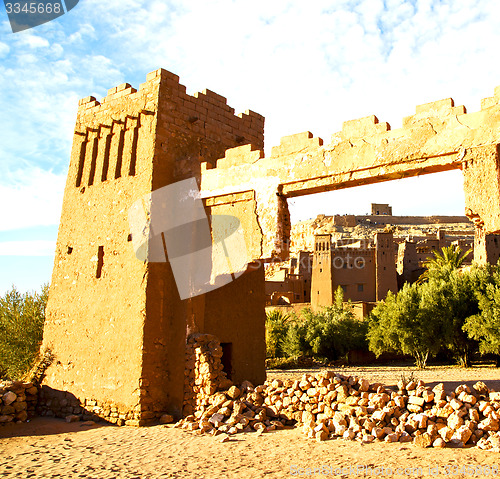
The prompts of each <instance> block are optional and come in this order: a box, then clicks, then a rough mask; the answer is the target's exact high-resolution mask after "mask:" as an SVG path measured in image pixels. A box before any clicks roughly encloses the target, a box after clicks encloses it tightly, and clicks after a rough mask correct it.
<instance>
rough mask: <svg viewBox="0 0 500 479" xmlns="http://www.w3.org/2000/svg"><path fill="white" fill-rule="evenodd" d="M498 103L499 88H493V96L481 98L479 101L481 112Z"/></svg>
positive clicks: (499, 101) (499, 96) (499, 98)
mask: <svg viewBox="0 0 500 479" xmlns="http://www.w3.org/2000/svg"><path fill="white" fill-rule="evenodd" d="M499 103H500V86H497V87H496V88H495V92H494V94H493V96H490V97H487V98H483V99H482V100H481V110H486V109H487V108H490V107H491V106H494V105H498V104H499Z"/></svg>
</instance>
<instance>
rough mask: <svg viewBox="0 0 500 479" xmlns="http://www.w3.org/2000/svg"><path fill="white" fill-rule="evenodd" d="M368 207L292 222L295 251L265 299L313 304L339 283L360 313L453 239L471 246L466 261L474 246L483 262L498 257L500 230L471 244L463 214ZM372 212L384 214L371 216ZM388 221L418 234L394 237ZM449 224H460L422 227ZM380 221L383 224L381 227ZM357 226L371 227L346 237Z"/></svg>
mask: <svg viewBox="0 0 500 479" xmlns="http://www.w3.org/2000/svg"><path fill="white" fill-rule="evenodd" d="M371 210H372V211H371V212H372V214H371V215H367V216H355V215H334V216H330V217H328V216H325V215H318V216H317V218H316V220H314V221H313V222H312V223H310V224H309V226H308V225H307V223H305V222H304V223H302V224H299V225H297V226H295V225H294V226H293V227H292V234H291V244H292V247H293V246H295V248H296V253H294V254H292V256H291V258H290V259H289V261H288V262H286V263H282V265H281V267H280V268H279V269H278V270H275V271H274V273H273V274H272V275H268V276H267V277H266V304H267V305H268V306H274V305H282V306H286V305H292V304H296V303H310V304H311V307H312V308H313V309H317V308H320V307H322V306H327V305H330V304H332V303H333V300H334V296H335V291H336V289H337V288H338V287H339V286H340V287H341V288H342V289H343V291H344V299H345V300H350V301H352V302H353V304H354V306H355V307H357V309H358V310H359V314H358V316H359V317H363V315H366V312H367V311H368V310H369V309H370V303H374V302H375V301H379V300H381V299H384V298H385V296H386V295H387V292H388V291H392V292H394V293H395V292H397V291H398V290H399V289H400V288H401V287H402V285H403V284H404V283H405V282H409V283H413V282H415V281H416V280H417V279H418V278H419V276H420V275H421V274H422V273H423V272H424V271H425V266H424V263H425V262H426V261H427V260H429V259H431V258H432V257H433V256H434V253H436V252H438V251H440V250H441V248H443V247H445V246H450V245H452V244H456V245H458V246H459V247H460V248H461V250H462V251H463V252H464V253H465V252H466V251H468V250H472V251H471V252H470V253H469V255H468V256H467V257H466V259H465V264H470V263H471V262H472V259H473V257H474V253H473V250H474V248H475V249H478V248H479V250H478V251H477V252H476V254H478V257H481V258H484V261H486V262H489V263H496V262H497V261H498V259H499V258H500V236H497V235H486V236H484V238H479V239H476V244H474V229H473V227H472V225H470V227H469V226H468V223H469V220H468V219H467V217H461V216H429V217H423V216H405V217H403V216H392V207H391V206H390V205H385V204H377V203H372V204H371ZM376 215H379V216H383V218H380V219H378V218H377V219H376V220H375V221H373V217H374V216H376ZM391 224H392V225H394V226H391V227H390V228H389V229H394V228H396V230H398V228H399V227H403V231H405V230H404V228H406V227H408V226H410V227H413V226H414V227H415V229H413V228H412V229H411V230H410V231H412V233H413V232H414V231H417V232H420V235H416V234H407V235H406V236H401V235H400V236H397V237H395V236H394V234H393V233H392V232H388V231H387V227H389V225H391ZM453 224H455V225H462V224H463V227H462V226H458V229H457V226H455V227H453V226H448V228H450V230H449V231H448V230H445V229H443V228H439V229H438V230H437V232H435V233H432V234H429V233H426V231H427V228H426V226H427V225H433V226H434V225H453ZM384 225H385V226H386V229H385V230H384V232H380V228H383V227H384ZM356 226H358V227H365V228H369V229H368V231H371V233H370V234H369V237H365V238H356V237H350V234H353V235H354V234H356V232H361V231H359V230H358V229H354V228H355V227H356ZM349 228H352V229H349ZM453 228H454V229H453ZM346 229H347V231H346ZM434 231H435V229H434ZM400 234H401V232H400ZM365 235H366V229H365ZM311 244H312V247H311V246H309V245H311ZM297 249H298V251H297ZM309 249H312V251H308V250H309Z"/></svg>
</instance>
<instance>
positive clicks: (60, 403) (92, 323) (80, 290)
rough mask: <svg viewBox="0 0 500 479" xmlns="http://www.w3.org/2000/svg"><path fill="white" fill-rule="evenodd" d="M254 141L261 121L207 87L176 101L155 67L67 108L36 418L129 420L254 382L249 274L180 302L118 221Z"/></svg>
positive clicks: (259, 276)
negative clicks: (46, 355) (46, 362)
mask: <svg viewBox="0 0 500 479" xmlns="http://www.w3.org/2000/svg"><path fill="white" fill-rule="evenodd" d="M263 143H264V118H263V117H262V116H261V115H259V114H257V113H254V112H253V111H247V112H246V113H244V114H240V115H235V114H234V109H233V108H230V107H229V106H228V105H227V104H226V99H225V98H223V97H222V96H220V95H217V94H216V93H214V92H212V91H210V90H205V91H204V92H203V93H198V94H195V95H194V96H190V95H188V94H187V93H186V88H185V87H184V86H183V85H181V84H180V83H179V77H178V76H176V75H174V74H172V73H170V72H168V71H165V70H163V69H160V70H157V71H154V72H152V73H150V74H148V75H147V79H146V82H145V83H143V84H141V85H140V87H139V89H138V90H137V91H136V90H135V89H134V88H132V87H131V86H130V85H129V84H123V85H120V86H118V87H116V88H112V89H111V90H109V92H108V95H107V96H106V97H105V98H104V99H103V100H102V101H101V102H98V101H96V99H95V98H94V97H88V98H85V99H83V100H81V101H80V102H79V108H78V114H77V119H76V127H75V132H74V137H73V147H72V151H71V161H70V166H69V173H68V178H67V182H66V188H65V193H64V203H63V209H62V216H61V223H60V227H59V234H58V240H57V249H56V256H55V263H54V271H53V276H52V283H51V288H50V294H49V301H48V304H47V309H46V323H45V329H44V341H43V345H42V350H47V349H49V350H50V351H51V353H52V355H53V358H54V359H53V361H52V363H51V365H50V366H49V367H48V369H47V370H46V372H45V378H44V380H43V387H42V393H41V404H42V406H41V410H42V414H47V415H56V416H61V417H64V416H66V415H68V414H83V415H84V417H85V415H87V416H89V417H103V418H105V419H106V420H108V421H110V422H113V423H118V424H130V425H143V424H147V423H148V422H149V421H151V420H155V419H157V418H158V417H160V416H161V415H162V414H164V413H170V414H172V415H174V416H175V417H180V416H182V415H183V414H186V413H189V412H190V411H191V409H192V407H193V406H194V405H195V404H193V401H195V400H196V397H197V395H198V396H199V394H200V393H205V394H211V393H213V392H214V391H215V390H216V389H217V387H218V382H217V381H219V382H220V381H221V380H224V377H228V378H230V379H232V380H233V381H234V382H241V381H243V380H245V379H246V380H250V381H252V382H254V384H261V383H262V382H263V381H264V380H265V369H264V364H265V341H264V334H265V333H264V322H265V313H264V271H263V268H262V267H261V266H255V265H254V267H253V268H249V270H248V271H247V272H246V273H244V274H243V275H242V276H240V277H238V278H237V279H236V280H235V281H233V282H231V283H229V284H227V285H226V286H223V287H222V288H219V289H216V290H214V291H212V292H209V293H206V294H203V295H200V296H197V297H194V298H190V299H186V300H181V299H180V297H179V293H178V291H177V288H176V284H175V280H174V276H173V273H172V269H171V267H170V265H169V262H168V260H167V261H164V262H148V261H141V260H139V259H137V257H136V256H135V254H134V250H133V247H132V239H133V238H132V237H131V233H130V226H129V221H128V211H129V209H130V207H131V206H132V204H133V203H134V202H135V201H137V199H139V198H141V197H142V196H143V195H145V194H148V193H151V192H153V191H155V190H157V189H159V188H162V187H164V186H166V185H169V184H172V183H175V182H178V181H181V180H184V179H188V178H193V177H194V178H196V180H197V181H198V182H199V180H200V176H201V168H202V166H201V164H202V162H206V165H204V167H205V166H206V167H208V168H211V167H213V166H215V162H216V160H217V159H219V158H223V157H224V154H225V150H226V149H229V148H234V147H238V146H241V145H245V144H251V145H252V147H251V148H252V149H253V148H257V149H263V146H264V145H263ZM229 203H230V200H229V202H228V205H227V207H226V212H227V213H228V214H229V213H230V212H231V207H232V206H233V205H231V204H229ZM222 209H224V208H222ZM206 210H207V214H208V215H210V214H211V213H212V212H211V207H210V206H207V207H206ZM167 254H168V253H167ZM193 333H194V335H195V336H198V340H196V341H195V340H191V342H190V345H187V341H188V337H189V335H192V334H193ZM204 333H205V334H204ZM204 352H206V353H207V354H206V355H204ZM209 353H210V354H209ZM210 356H211V357H212V359H210ZM207 358H208V359H207ZM214 358H215V359H214ZM197 367H199V369H200V371H199V372H200V376H196V371H195V370H196V368H197ZM222 370H224V371H225V373H224V372H222ZM195 376H196V377H195ZM201 376H203V378H202V379H200V377H201ZM194 382H197V383H198V384H196V385H195V386H194V391H193V387H192V385H193V384H194ZM226 382H227V380H226Z"/></svg>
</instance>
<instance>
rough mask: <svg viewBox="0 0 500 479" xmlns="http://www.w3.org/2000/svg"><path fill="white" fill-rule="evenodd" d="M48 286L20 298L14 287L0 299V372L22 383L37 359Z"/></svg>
mask: <svg viewBox="0 0 500 479" xmlns="http://www.w3.org/2000/svg"><path fill="white" fill-rule="evenodd" d="M48 290H49V288H48V285H44V286H43V287H42V290H41V292H40V293H25V294H21V293H20V292H19V291H18V290H17V289H16V288H15V287H14V286H13V287H12V289H11V290H10V291H8V292H7V293H6V294H5V295H4V296H3V297H1V298H0V371H1V372H2V376H4V378H8V379H20V378H21V377H22V376H23V375H24V374H25V373H26V372H27V371H28V370H29V369H30V368H31V366H32V365H33V363H34V361H35V360H36V358H37V355H38V352H39V347H40V343H41V341H42V335H43V323H44V320H45V306H46V303H47V296H48Z"/></svg>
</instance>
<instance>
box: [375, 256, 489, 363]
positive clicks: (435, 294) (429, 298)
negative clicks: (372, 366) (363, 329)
mask: <svg viewBox="0 0 500 479" xmlns="http://www.w3.org/2000/svg"><path fill="white" fill-rule="evenodd" d="M447 251H448V250H447ZM449 251H451V252H455V256H454V257H455V259H456V261H457V262H460V260H461V256H460V255H459V250H458V251H457V250H456V249H453V250H449ZM450 254H451V253H450ZM450 254H449V255H448V256H450ZM437 257H438V258H439V256H437ZM457 258H458V259H457ZM438 263H439V262H438ZM430 264H431V265H432V267H431V268H430V269H429V270H428V273H429V274H427V275H425V276H424V277H423V278H424V280H423V281H422V282H420V283H418V284H413V285H409V284H405V285H404V286H403V288H402V289H401V290H400V291H399V292H398V294H397V295H393V294H389V295H388V296H387V298H386V299H385V301H383V302H380V303H379V304H378V305H377V306H376V307H375V309H374V310H373V311H372V314H371V317H370V327H369V333H368V337H369V345H370V350H371V351H373V352H374V353H375V354H377V355H380V354H381V353H382V352H384V351H393V352H400V353H403V354H410V355H412V356H413V357H414V358H415V361H416V363H417V366H418V367H421V368H423V367H425V366H426V364H427V360H428V358H429V357H432V356H434V355H436V354H437V353H438V352H439V351H440V350H441V349H444V348H446V349H448V350H449V351H450V352H451V353H452V354H453V356H454V358H455V359H456V360H457V362H458V363H459V364H460V365H461V366H470V358H471V355H472V353H473V352H475V351H477V348H478V342H477V340H476V338H475V337H474V336H473V335H471V334H470V333H469V334H467V328H466V326H465V325H466V324H470V319H469V318H470V317H471V316H472V317H475V316H476V315H477V313H478V312H479V301H478V294H481V291H484V290H485V289H486V285H487V284H488V283H490V282H491V271H492V267H491V266H489V265H485V266H475V267H473V268H472V269H471V270H469V271H461V270H458V269H456V266H453V264H450V263H449V262H443V264H441V265H439V264H436V262H431V263H430ZM469 329H470V326H469Z"/></svg>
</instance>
